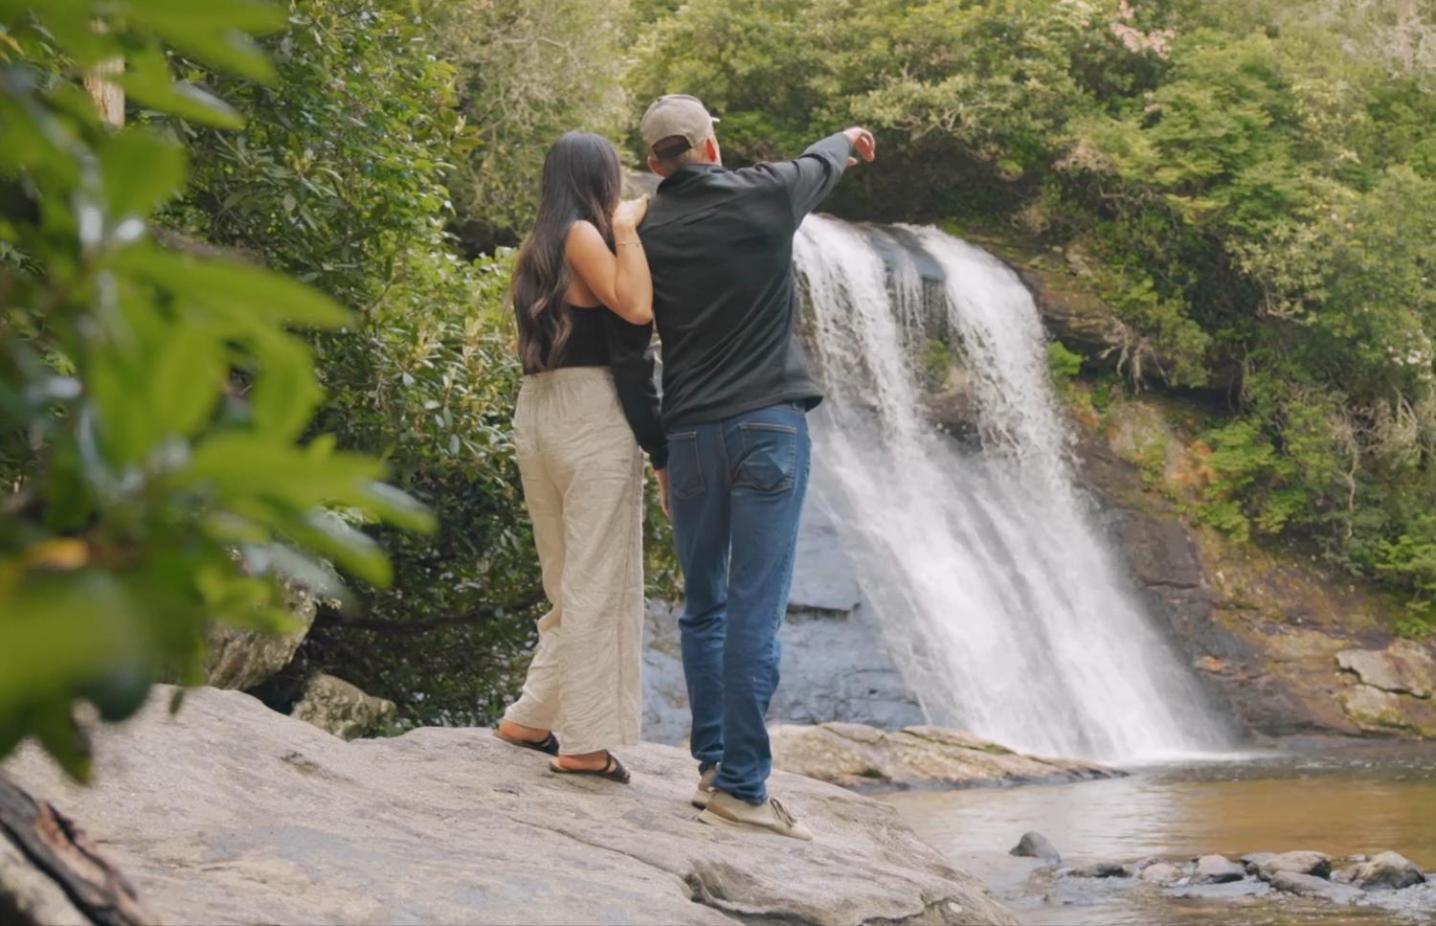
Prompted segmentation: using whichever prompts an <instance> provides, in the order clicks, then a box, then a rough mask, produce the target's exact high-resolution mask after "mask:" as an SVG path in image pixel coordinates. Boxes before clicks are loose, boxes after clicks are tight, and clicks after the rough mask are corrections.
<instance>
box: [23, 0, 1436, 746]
mask: <svg viewBox="0 0 1436 926" xmlns="http://www.w3.org/2000/svg"><path fill="white" fill-rule="evenodd" d="M283 6H284V5H283V4H281V5H280V7H279V8H278V9H276V7H275V6H273V5H269V6H265V5H263V4H257V3H249V2H244V0H220V2H214V3H207V4H195V5H192V8H186V7H183V6H182V5H177V4H174V3H169V2H159V0H129V2H121V3H107V4H100V3H93V2H89V0H56V2H51V3H47V4H38V5H32V4H26V3H20V2H17V0H0V79H3V82H4V83H3V95H0V139H3V143H0V203H3V210H4V211H3V215H0V312H3V314H0V346H3V352H0V479H3V484H4V486H5V489H4V495H3V501H0V611H3V613H4V615H5V620H6V621H7V622H11V623H12V624H13V627H14V633H13V634H12V628H11V627H10V626H7V627H6V628H5V630H4V632H5V634H6V636H7V639H8V638H9V637H11V636H12V635H13V636H14V637H15V639H17V640H18V641H19V642H20V644H21V645H19V646H17V647H7V648H6V649H5V651H4V652H3V654H0V752H3V751H4V750H5V748H8V746H9V745H10V744H12V743H13V741H14V740H15V739H16V738H18V737H19V736H21V735H24V734H27V733H40V734H41V735H42V736H44V737H45V738H46V742H47V744H50V745H51V748H53V749H56V750H61V751H63V750H65V749H66V748H68V746H67V739H66V737H67V736H70V735H71V734H72V732H73V731H72V729H71V727H70V725H69V722H68V720H67V718H68V713H67V712H66V711H65V710H64V709H63V708H64V707H65V706H66V705H68V703H69V700H70V698H71V697H93V696H96V695H95V693H96V692H98V691H122V692H124V693H126V695H127V697H119V698H116V699H115V704H114V706H113V710H111V711H110V713H111V714H113V715H114V716H121V715H123V714H124V712H125V710H126V709H127V708H129V707H130V705H131V704H132V703H133V701H134V696H133V692H134V691H135V690H136V689H137V688H140V689H142V687H143V685H144V684H146V683H147V681H148V680H152V679H157V678H162V677H176V676H178V677H181V678H192V677H193V674H194V671H195V667H196V662H195V659H196V658H197V657H196V653H197V651H198V648H199V645H200V644H199V629H200V628H201V627H202V624H203V622H204V620H206V619H208V618H211V617H216V618H223V619H229V620H235V621H241V622H247V623H250V624H253V623H254V622H256V621H259V622H260V623H261V624H266V625H267V624H273V623H276V622H282V615H280V614H278V613H276V611H275V605H276V604H277V603H278V602H279V601H280V594H281V590H280V584H281V580H282V579H283V578H284V577H293V578H296V579H298V580H300V581H304V582H307V583H310V584H317V585H319V586H320V590H321V592H322V593H323V594H325V595H326V596H327V597H328V598H331V599H334V601H333V606H330V607H326V608H325V609H324V610H323V613H322V614H321V617H320V620H319V623H318V624H317V625H316V628H315V630H314V631H313V633H312V634H311V637H310V639H309V640H308V641H307V642H306V644H305V648H304V650H303V651H302V658H303V659H304V660H306V662H307V664H308V665H310V666H316V667H325V668H329V669H333V670H334V671H336V672H337V673H338V674H340V675H342V676H343V677H345V678H348V679H351V680H352V681H354V682H356V683H357V684H359V685H360V686H361V687H364V688H366V689H367V690H369V691H371V692H373V693H375V694H380V695H383V696H385V697H389V698H392V699H394V700H396V701H398V702H399V703H400V705H401V708H402V710H403V713H404V716H405V718H406V720H407V721H408V722H415V721H430V722H432V721H440V720H463V721H474V720H478V719H482V718H484V717H486V716H488V715H490V714H491V712H492V711H493V710H494V709H495V708H496V707H497V706H498V705H499V704H500V703H502V702H503V701H504V700H505V698H506V697H507V696H508V693H509V688H510V686H511V685H512V680H513V678H514V677H515V672H516V670H517V669H518V668H521V660H522V658H523V656H524V654H525V652H526V650H527V646H528V643H529V638H528V634H529V632H530V630H529V628H530V622H529V619H530V618H531V617H532V616H533V614H534V613H535V609H536V608H537V607H538V605H539V603H540V598H539V589H538V582H537V566H536V562H535V559H534V556H533V553H532V545H531V541H530V538H529V537H528V535H527V526H526V519H525V518H524V516H523V514H522V505H521V499H520V495H519V492H518V487H517V478H516V471H515V467H514V463H513V455H512V448H511V445H510V442H509V436H508V419H509V412H510V403H511V401H512V397H513V394H514V390H515V388H516V384H517V380H518V370H517V367H516V364H515V362H514V359H513V356H512V350H511V341H512V332H511V330H510V322H509V319H508V316H507V314H506V312H505V309H504V306H503V291H504V287H505V283H506V266H507V260H508V248H509V247H510V246H512V245H513V244H515V243H516V242H517V241H519V240H520V239H521V237H522V235H523V233H524V229H525V225H526V222H527V221H528V217H529V216H530V214H531V212H532V209H533V206H534V204H535V199H536V194H537V190H536V177H537V173H538V169H539V167H540V163H541V160H542V156H543V152H544V150H545V149H546V147H547V145H548V144H549V143H550V142H551V141H552V140H553V138H554V137H555V136H556V135H557V134H558V133H560V132H561V131H564V130H566V129H570V128H582V129H589V130H593V131H599V132H603V133H606V134H608V135H609V136H610V137H613V138H614V139H615V140H616V141H618V142H619V143H620V147H621V149H622V150H623V151H624V154H625V156H626V157H627V158H629V160H630V163H631V164H632V165H633V166H635V167H637V166H638V165H639V156H638V155H639V152H638V150H637V146H636V144H635V142H634V139H633V137H632V130H633V126H634V125H635V123H636V121H637V114H638V113H640V112H641V111H642V108H643V106H644V105H645V104H646V102H647V101H648V100H649V99H650V98H651V97H652V96H653V95H655V94H657V93H662V92H678V91H681V92H689V93H694V94H697V95H699V96H701V97H702V98H703V99H704V100H705V101H706V102H707V103H708V104H709V106H710V107H711V108H712V109H714V110H715V112H717V113H718V114H719V115H721V116H722V118H723V122H722V126H721V140H722V142H723V145H724V151H725V155H726V157H727V159H728V160H729V162H730V163H747V162H752V161H755V160H759V159H764V158H771V157H777V156H781V155H786V154H791V153H794V152H796V151H797V150H799V149H800V148H801V147H802V146H803V145H805V144H806V143H807V142H808V141H810V140H811V139H812V138H813V137H815V136H819V135H822V134H826V133H828V132H830V131H833V130H835V129H838V128H841V127H843V126H844V125H847V124H850V123H853V122H861V123H864V124H867V125H869V126H871V127H872V128H873V129H874V130H875V131H876V132H877V134H878V137H879V139H880V144H881V150H882V160H881V162H880V164H879V166H878V169H875V170H872V171H866V172H863V173H862V174H861V175H859V176H858V177H855V178H854V181H853V182H852V183H850V184H847V185H845V187H844V188H843V190H842V193H841V194H840V196H839V197H838V198H837V199H836V200H835V201H834V202H833V203H832V204H831V208H832V209H833V210H834V211H836V212H838V213H840V214H843V215H846V216H849V217H854V218H869V219H876V220H901V221H914V222H926V221H933V222H944V223H949V224H951V225H953V226H955V227H956V228H958V229H967V230H970V231H972V232H974V233H980V234H982V235H987V236H1009V237H1012V238H1014V239H1019V240H1022V241H1023V242H1026V243H1028V244H1029V245H1031V246H1037V247H1042V248H1060V249H1061V252H1062V253H1063V254H1064V255H1066V259H1067V261H1068V263H1069V264H1071V265H1072V266H1073V267H1074V269H1076V270H1077V271H1079V272H1080V276H1081V278H1082V281H1083V285H1085V286H1088V287H1090V288H1092V289H1093V290H1095V291H1096V292H1098V293H1100V294H1101V296H1102V297H1103V298H1104V300H1105V301H1106V303H1107V304H1108V305H1109V306H1110V307H1111V309H1112V310H1113V312H1114V313H1115V315H1116V317H1117V319H1119V321H1120V324H1121V329H1122V333H1123V341H1124V346H1123V349H1122V351H1121V358H1120V359H1121V363H1120V370H1121V374H1122V376H1123V377H1124V388H1131V389H1138V388H1145V389H1164V390H1172V391H1180V392H1188V393H1193V394H1198V395H1202V396H1205V397H1207V398H1209V399H1211V400H1212V401H1211V405H1212V407H1213V408H1214V409H1217V411H1215V412H1214V413H1213V415H1212V417H1211V420H1210V422H1209V427H1208V431H1207V433H1206V434H1205V435H1204V442H1205V446H1206V447H1207V448H1208V451H1209V452H1208V455H1207V456H1206V465H1207V473H1206V485H1205V487H1204V489H1203V501H1202V504H1201V506H1200V508H1199V510H1196V511H1194V512H1193V514H1194V515H1195V516H1197V517H1200V518H1202V519H1203V520H1205V521H1207V522H1208V523H1211V524H1213V525H1215V526H1216V527H1218V528H1220V529H1221V530H1223V531H1225V532H1227V533H1229V534H1230V535H1232V536H1233V537H1235V538H1237V539H1239V540H1250V541H1251V542H1261V543H1281V544H1292V545H1296V546H1298V547H1300V548H1302V549H1304V550H1311V551H1314V552H1316V553H1319V554H1320V555H1321V556H1324V557H1327V558H1328V559H1329V560H1330V561H1331V562H1332V563H1333V564H1336V565H1339V566H1340V567H1341V568H1342V569H1345V570H1348V571H1349V572H1350V573H1352V574H1353V575H1359V576H1364V577H1367V578H1369V579H1371V580H1374V581H1376V582H1379V583H1381V584H1383V585H1384V586H1386V587H1387V588H1389V589H1391V590H1392V591H1393V592H1395V593H1397V594H1399V595H1400V596H1401V599H1402V600H1403V601H1405V602H1406V603H1407V606H1406V608H1405V609H1404V610H1403V611H1402V613H1400V614H1399V615H1396V618H1395V619H1396V620H1397V621H1398V623H1399V626H1400V628H1401V629H1402V631H1403V632H1406V633H1410V634H1421V633H1425V632H1428V630H1429V628H1431V627H1432V626H1433V625H1436V504H1433V501H1436V465H1433V454H1436V393H1433V389H1432V380H1433V373H1436V356H1433V354H1436V351H1433V337H1436V287H1433V285H1432V275H1433V272H1436V94H1433V92H1432V91H1433V89H1436V87H1433V83H1436V13H1433V11H1432V10H1431V9H1430V8H1429V5H1428V4H1423V3H1420V2H1418V0H1387V2H1374V0H1309V2H1307V0H1301V2H1278V0H1215V2H1197V0H1152V2H1147V0H1116V2H1109V0H1090V2H1083V0H991V2H974V0H927V2H922V0H864V2H856V0H688V2H685V3H678V2H670V0H634V2H632V3H627V2H623V0H608V2H598V0H533V2H521V0H429V2H413V0H292V2H290V3H288V5H287V15H286V10H285V9H283ZM97 21H98V22H100V23H103V24H104V26H105V28H103V29H96V28H92V27H91V26H90V25H89V24H91V23H94V22H97ZM246 33H247V34H251V35H253V36H255V38H254V39H253V40H252V41H251V40H250V39H246V38H243V36H244V35H245V34H246ZM113 60H123V61H124V62H125V69H126V70H125V72H124V74H123V77H122V78H120V82H121V84H122V85H123V87H124V88H125V90H126V92H127V95H128V102H127V116H128V127H127V128H126V129H125V130H124V131H122V132H115V131H113V130H111V129H108V128H106V127H105V126H103V125H102V124H101V123H100V122H99V121H98V119H97V118H96V117H95V115H94V113H93V111H92V109H93V108H92V107H90V104H89V101H88V100H87V99H86V98H85V97H84V95H83V93H82V91H81V90H80V89H79V81H80V78H81V77H82V76H83V75H84V74H86V73H87V72H91V71H92V70H93V69H94V68H95V67H96V66H97V65H103V64H104V62H107V61H113ZM261 267H262V268H266V269H265V270H263V271H261V270H259V269H255V268H261ZM291 280H297V281H301V282H302V283H303V284H306V285H307V288H301V287H300V286H298V285H295V284H294V283H291V282H290V281H291ZM319 294H322V295H319ZM340 307H342V309H341V308H340ZM295 325H297V326H298V327H297V328H296V327H293V326H295ZM294 331H301V332H302V335H298V336H297V335H295V334H294V333H293V332H294ZM1095 369H1096V367H1095V366H1093V365H1089V371H1095ZM381 472H383V473H387V474H388V476H387V478H388V479H389V480H390V481H391V482H392V484H393V486H394V487H397V488H398V489H400V490H402V491H403V493H406V494H404V495H401V494H400V493H398V492H396V491H394V489H393V488H378V487H376V486H377V484H376V483H375V482H374V481H373V480H374V479H375V478H377V477H378V476H379V475H380V473H381ZM346 486H352V488H346ZM408 497H412V498H414V499H417V500H419V501H420V502H422V503H423V504H424V505H426V506H427V507H428V508H429V509H431V510H432V511H433V512H435V513H436V515H437V530H435V531H434V532H432V533H428V534H425V533H416V532H414V531H412V530H410V529H411V528H415V527H424V526H425V521H426V520H427V518H426V517H425V516H424V515H423V514H422V513H421V512H420V511H419V509H418V507H417V506H414V505H412V504H411V503H409V502H408V501H406V500H405V499H407V498H408ZM320 506H322V507H323V508H324V510H325V512H327V513H325V514H322V515H321V514H318V513H316V509H317V508H318V507H320ZM386 520H387V521H388V522H389V523H388V524H387V525H386V524H385V523H382V522H384V521H386ZM651 524H652V527H653V528H654V529H653V531H652V532H651V534H652V536H654V537H655V538H656V539H655V541H654V543H653V547H654V551H653V552H654V557H655V560H654V563H653V565H654V567H655V568H654V569H653V570H652V571H653V576H652V579H653V581H654V582H657V583H667V582H668V581H669V580H670V579H671V567H670V565H669V563H668V561H667V560H666V559H664V558H663V555H662V554H663V550H664V548H665V541H664V539H663V535H662V527H661V519H660V518H658V517H657V516H656V515H655V516H654V517H653V518H652V519H651ZM233 549H240V550H241V551H242V552H243V554H244V557H245V558H246V560H247V562H246V568H245V569H243V570H241V569H240V568H239V567H238V565H237V564H236V563H235V561H234V560H233V557H232V556H231V554H230V552H228V551H230V550H233ZM381 552H382V554H383V555H382V556H381V555H380V554H381ZM331 564H332V566H334V567H338V569H339V571H340V572H342V573H344V574H345V575H346V576H347V577H348V580H347V588H348V591H347V592H345V591H344V590H343V588H342V587H341V585H340V584H339V583H338V582H337V581H336V580H335V579H334V577H333V575H332V573H331ZM391 576H392V581H388V580H389V579H390V578H391ZM345 597H347V599H348V600H347V601H345V602H340V601H339V600H338V599H340V598H345ZM341 604H342V605H343V606H342V607H341V606H340V605H341ZM256 615H262V616H258V617H257V616H256ZM115 621H123V622H128V623H124V624H123V627H124V629H118V630H117V629H115V626H113V622H115ZM65 639H85V640H90V641H92V645H87V646H85V647H73V648H72V649H74V651H75V653H76V655H75V656H74V657H73V662H72V663H67V664H66V665H65V666H63V667H61V669H57V670H56V671H55V673H54V675H55V677H58V676H60V675H63V676H64V679H63V680H62V681H59V682H56V681H54V678H52V675H51V674H50V673H49V670H45V671H43V672H42V671H40V670H39V669H38V668H36V665H38V664H40V663H42V662H43V661H44V660H42V659H41V658H40V656H39V654H42V653H47V652H48V651H49V650H48V649H47V647H53V645H54V643H55V641H56V640H65ZM122 640H128V642H124V643H123V644H122V643H121V642H120V641H122ZM136 641H140V642H136ZM151 642H153V646H150V645H149V644H150V643H151ZM117 653H124V654H126V655H125V657H124V660H127V661H124V660H118V658H117V657H116V655H115V654H117ZM67 658H68V657H67ZM120 661H124V668H123V669H122V670H116V669H115V668H114V665H118V664H119V662H120ZM12 663H13V664H12ZM21 667H24V669H25V672H21ZM27 673H28V674H27ZM66 673H68V674H66ZM37 691H38V692H43V693H42V694H40V695H36V694H35V692H37ZM282 696H283V694H282V692H280V693H279V694H277V695H276V697H282ZM102 700H103V699H102Z"/></svg>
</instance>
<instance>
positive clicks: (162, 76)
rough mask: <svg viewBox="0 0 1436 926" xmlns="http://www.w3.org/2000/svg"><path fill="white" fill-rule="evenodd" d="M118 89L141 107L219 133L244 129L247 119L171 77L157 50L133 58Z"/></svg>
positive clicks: (140, 53)
mask: <svg viewBox="0 0 1436 926" xmlns="http://www.w3.org/2000/svg"><path fill="white" fill-rule="evenodd" d="M118 83H119V85H120V86H121V87H123V88H124V90H125V92H126V93H128V94H129V95H130V96H131V97H133V98H134V100H135V102H137V103H139V104H140V105H142V106H147V107H149V108H150V109H153V110H156V111H158V112H162V113H169V114H171V115H174V116H179V117H180V118H181V119H188V120H189V121H190V122H194V123H197V124H199V125H206V126H209V127H211V128H216V129H242V128H244V119H243V117H241V116H240V114H239V113H238V112H237V111H236V110H235V109H234V108H233V107H232V106H230V105H229V104H228V103H226V102H224V101H223V100H221V99H220V98H218V97H216V96H214V95H212V94H210V93H207V92H205V91H204V90H201V89H200V88H198V87H196V86H194V85H192V84H188V83H183V82H181V83H176V82H175V81H174V80H173V79H171V77H170V70H169V64H167V63H166V62H165V58H164V55H163V54H162V53H160V52H159V51H158V50H156V49H147V50H145V51H143V52H139V53H137V54H135V55H134V56H133V57H131V58H130V61H129V70H128V71H126V72H125V74H124V75H123V76H121V77H120V79H119V81H118Z"/></svg>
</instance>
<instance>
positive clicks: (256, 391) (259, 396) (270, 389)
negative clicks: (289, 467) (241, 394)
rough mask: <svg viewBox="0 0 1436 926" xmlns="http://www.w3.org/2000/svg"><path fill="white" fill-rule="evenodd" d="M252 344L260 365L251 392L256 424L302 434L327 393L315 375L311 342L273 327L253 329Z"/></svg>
mask: <svg viewBox="0 0 1436 926" xmlns="http://www.w3.org/2000/svg"><path fill="white" fill-rule="evenodd" d="M249 346H250V351H251V352H252V353H253V354H254V356H255V358H256V359H257V360H258V361H259V368H260V369H259V378H258V382H257V383H256V384H255V386H254V388H253V389H252V390H250V393H249V407H250V410H251V412H252V413H253V415H254V423H255V425H256V426H257V427H258V428H259V429H260V430H262V431H264V432H265V433H267V434H271V435H274V436H275V437H281V438H285V439H289V440H293V439H295V438H297V437H299V435H300V434H301V433H302V432H303V431H304V428H305V426H306V425H307V424H309V419H310V418H311V417H313V415H314V409H315V408H316V407H318V405H319V402H320V400H322V399H323V397H324V392H323V390H321V389H320V388H319V384H318V382H316V381H315V379H314V367H313V362H314V358H313V355H312V352H311V351H310V350H309V346H308V345H307V344H305V343H304V342H303V341H301V340H299V339H298V338H294V337H291V336H289V335H286V334H282V333H279V332H274V331H263V332H260V331H256V332H254V334H252V335H251V336H250V338H249Z"/></svg>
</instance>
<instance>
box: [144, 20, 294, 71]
mask: <svg viewBox="0 0 1436 926" xmlns="http://www.w3.org/2000/svg"><path fill="white" fill-rule="evenodd" d="M130 15H131V17H132V18H133V19H134V21H135V22H137V23H141V24H143V25H145V26H148V27H149V28H150V29H152V30H154V32H155V33H156V34H157V35H159V36H160V37H161V38H163V39H165V40H166V41H167V42H169V43H170V44H171V45H173V46H174V47H175V48H177V49H179V50H181V51H183V52H185V53H186V54H189V55H190V56H192V57H194V58H197V59H199V60H200V61H203V62H206V63H207V64H210V65H213V66H214V67H216V68H218V69H220V70H223V71H228V72H229V73H231V74H236V75H238V76H240V77H248V78H250V79H251V80H256V81H259V82H260V83H264V84H272V83H273V82H274V80H275V73H274V66H273V65H272V64H270V62H269V58H268V56H266V55H265V54H264V52H263V51H261V50H260V49H259V48H258V47H257V46H255V44H254V43H253V42H252V41H250V39H249V36H248V35H246V33H251V34H263V33H267V32H276V31H278V30H280V29H283V28H284V26H285V24H286V22H287V16H286V14H285V11H284V9H283V8H282V7H279V6H276V5H272V4H268V3H250V2H246V0H204V2H203V3H196V2H194V0H132V5H131V10H130Z"/></svg>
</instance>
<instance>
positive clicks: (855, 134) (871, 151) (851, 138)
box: [843, 125, 878, 167]
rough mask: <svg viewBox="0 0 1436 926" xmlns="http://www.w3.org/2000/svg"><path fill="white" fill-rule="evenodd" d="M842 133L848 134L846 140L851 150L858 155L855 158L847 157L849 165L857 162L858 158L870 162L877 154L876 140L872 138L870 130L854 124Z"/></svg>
mask: <svg viewBox="0 0 1436 926" xmlns="http://www.w3.org/2000/svg"><path fill="white" fill-rule="evenodd" d="M843 134H844V135H846V136H848V142H849V143H851V144H852V146H853V152H854V153H855V154H857V156H858V157H857V158H848V166H849V167H852V166H853V165H854V164H856V163H858V158H862V159H863V160H864V161H866V162H868V163H872V161H873V159H875V158H876V157H877V156H878V140H877V139H876V138H873V133H872V132H869V131H868V130H867V129H865V128H863V127H862V126H858V125H855V126H853V127H852V128H850V129H848V130H846V131H844V132H843Z"/></svg>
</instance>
